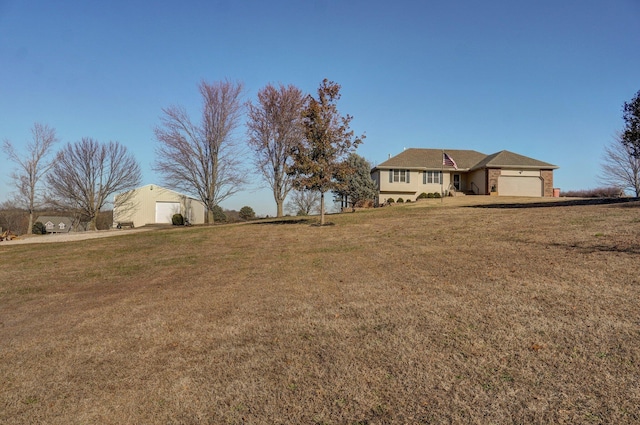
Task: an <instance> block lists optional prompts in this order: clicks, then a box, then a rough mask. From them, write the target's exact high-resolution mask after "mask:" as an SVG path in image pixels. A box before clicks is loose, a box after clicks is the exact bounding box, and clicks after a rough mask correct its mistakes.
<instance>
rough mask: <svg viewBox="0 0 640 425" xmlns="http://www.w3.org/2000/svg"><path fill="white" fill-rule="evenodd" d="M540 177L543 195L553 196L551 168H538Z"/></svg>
mask: <svg viewBox="0 0 640 425" xmlns="http://www.w3.org/2000/svg"><path fill="white" fill-rule="evenodd" d="M540 177H541V178H542V181H543V187H544V191H543V195H542V196H544V197H545V198H546V197H551V196H553V170H540Z"/></svg>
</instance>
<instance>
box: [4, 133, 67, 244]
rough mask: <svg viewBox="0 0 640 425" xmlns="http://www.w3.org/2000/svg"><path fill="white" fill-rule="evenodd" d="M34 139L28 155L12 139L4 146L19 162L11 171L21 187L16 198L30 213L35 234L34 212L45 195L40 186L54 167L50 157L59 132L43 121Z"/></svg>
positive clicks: (14, 181) (13, 158) (16, 183)
mask: <svg viewBox="0 0 640 425" xmlns="http://www.w3.org/2000/svg"><path fill="white" fill-rule="evenodd" d="M31 135H32V139H31V141H30V142H28V143H27V148H26V155H25V156H24V157H22V156H20V155H19V154H18V153H17V152H16V149H15V148H14V146H13V145H12V144H11V142H9V141H8V140H5V141H4V143H3V149H4V151H5V153H6V154H7V156H8V157H9V159H10V160H12V161H13V162H15V163H16V165H17V167H18V170H16V171H15V172H13V173H12V174H11V179H12V180H13V183H14V185H15V187H16V189H17V192H16V196H15V200H16V202H17V203H18V205H19V206H20V207H22V208H24V209H26V210H27V211H28V212H29V225H28V226H27V234H31V233H32V228H33V214H34V212H35V210H36V209H37V208H39V207H40V206H41V204H42V200H43V197H42V196H41V195H42V194H41V190H40V188H39V187H38V183H39V182H40V180H41V179H42V178H43V177H44V176H45V175H46V174H47V172H48V171H49V169H50V168H51V165H52V162H51V161H50V160H49V154H50V153H51V148H52V147H53V145H54V144H55V143H56V142H57V141H58V138H57V137H56V131H55V130H54V129H53V128H51V127H49V126H47V125H43V124H39V123H35V124H34V125H33V128H32V129H31Z"/></svg>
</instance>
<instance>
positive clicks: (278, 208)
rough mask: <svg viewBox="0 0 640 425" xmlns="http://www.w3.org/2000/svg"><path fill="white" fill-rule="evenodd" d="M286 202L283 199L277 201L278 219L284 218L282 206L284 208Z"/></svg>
mask: <svg viewBox="0 0 640 425" xmlns="http://www.w3.org/2000/svg"><path fill="white" fill-rule="evenodd" d="M283 204H284V202H283V200H282V199H276V206H277V212H276V217H282V216H283V215H284V212H283V209H282V206H283Z"/></svg>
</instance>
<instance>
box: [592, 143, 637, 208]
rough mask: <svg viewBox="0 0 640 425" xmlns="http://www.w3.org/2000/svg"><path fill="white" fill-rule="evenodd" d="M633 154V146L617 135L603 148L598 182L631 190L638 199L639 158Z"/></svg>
mask: <svg viewBox="0 0 640 425" xmlns="http://www.w3.org/2000/svg"><path fill="white" fill-rule="evenodd" d="M634 152H635V150H634V147H633V145H631V144H629V143H627V142H625V139H624V137H623V136H622V135H621V134H618V135H617V136H616V137H615V139H614V140H612V141H611V143H609V144H608V145H607V146H605V147H604V155H603V157H602V163H601V166H602V177H601V178H600V180H601V182H602V183H604V184H607V185H611V186H615V187H619V188H620V189H622V190H625V191H626V190H632V191H633V192H634V193H635V196H636V197H640V157H636V156H634Z"/></svg>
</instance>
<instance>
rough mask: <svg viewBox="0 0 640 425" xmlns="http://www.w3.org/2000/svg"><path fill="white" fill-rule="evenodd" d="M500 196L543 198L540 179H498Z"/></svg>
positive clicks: (505, 177)
mask: <svg viewBox="0 0 640 425" xmlns="http://www.w3.org/2000/svg"><path fill="white" fill-rule="evenodd" d="M498 193H499V194H500V196H536V197H541V196H542V179H540V177H530V176H527V177H516V176H500V178H499V179H498Z"/></svg>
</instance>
